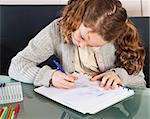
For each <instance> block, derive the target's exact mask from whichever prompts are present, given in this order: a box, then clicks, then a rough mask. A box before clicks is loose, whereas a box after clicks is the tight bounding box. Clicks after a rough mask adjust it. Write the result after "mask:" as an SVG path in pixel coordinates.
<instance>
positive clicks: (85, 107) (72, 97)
mask: <svg viewBox="0 0 150 119" xmlns="http://www.w3.org/2000/svg"><path fill="white" fill-rule="evenodd" d="M73 75H75V76H77V77H78V80H76V82H75V87H73V88H71V89H58V88H55V87H44V86H42V87H38V88H35V89H34V91H35V92H37V93H39V94H41V95H43V96H45V97H47V98H49V99H51V100H54V101H56V102H58V103H60V104H62V105H65V106H67V107H69V108H71V109H73V110H76V111H78V112H81V113H83V114H86V113H89V114H94V113H97V112H99V111H101V110H103V109H105V108H107V107H109V106H111V105H113V104H115V103H117V102H120V101H122V100H124V99H126V98H128V97H130V96H132V95H134V91H133V90H131V89H127V88H123V87H118V88H116V89H115V90H111V89H109V90H104V89H102V88H100V87H99V81H90V77H89V76H87V75H84V74H81V73H76V72H75V73H73Z"/></svg>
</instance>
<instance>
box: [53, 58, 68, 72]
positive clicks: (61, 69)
mask: <svg viewBox="0 0 150 119" xmlns="http://www.w3.org/2000/svg"><path fill="white" fill-rule="evenodd" d="M53 62H54V63H55V65H56V66H57V67H58V69H59V70H60V71H61V72H63V73H65V70H64V69H63V68H62V66H61V65H60V64H59V63H58V62H57V61H56V60H53Z"/></svg>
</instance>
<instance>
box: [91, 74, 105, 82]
mask: <svg viewBox="0 0 150 119" xmlns="http://www.w3.org/2000/svg"><path fill="white" fill-rule="evenodd" d="M104 75H105V73H102V74H99V75H96V76H94V77H93V78H91V81H96V80H99V79H101V78H102V77H103V76H104Z"/></svg>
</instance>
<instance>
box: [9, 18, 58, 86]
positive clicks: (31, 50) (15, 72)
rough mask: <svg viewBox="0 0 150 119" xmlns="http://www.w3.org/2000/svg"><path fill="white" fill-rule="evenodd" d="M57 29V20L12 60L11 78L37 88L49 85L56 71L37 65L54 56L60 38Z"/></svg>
mask: <svg viewBox="0 0 150 119" xmlns="http://www.w3.org/2000/svg"><path fill="white" fill-rule="evenodd" d="M57 27H58V26H57V20H54V21H53V22H52V23H50V24H49V25H48V26H46V27H45V28H44V29H43V30H41V31H40V32H39V33H38V34H37V35H36V36H35V37H34V38H33V39H31V40H30V42H29V43H28V45H27V47H25V48H24V49H23V50H22V51H20V52H19V53H18V54H17V55H16V56H15V57H13V58H12V60H11V64H10V67H9V70H8V74H9V76H10V77H11V78H13V79H15V80H18V81H21V82H25V83H33V84H34V85H36V86H41V85H44V86H48V85H49V79H50V78H51V77H52V74H53V72H54V71H55V70H53V69H51V68H50V67H49V66H47V65H46V66H43V67H42V68H39V67H37V65H38V64H40V63H41V62H43V61H45V60H46V59H48V58H49V57H50V56H51V55H53V54H54V52H55V50H54V47H55V46H54V45H56V43H55V42H56V38H58V36H56V34H57V33H56V32H57V31H58V30H57ZM54 40H55V42H54Z"/></svg>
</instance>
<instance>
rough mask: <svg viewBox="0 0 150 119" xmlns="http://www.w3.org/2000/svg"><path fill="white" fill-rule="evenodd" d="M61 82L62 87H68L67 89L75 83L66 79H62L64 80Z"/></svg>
mask: <svg viewBox="0 0 150 119" xmlns="http://www.w3.org/2000/svg"><path fill="white" fill-rule="evenodd" d="M60 84H61V87H62V88H67V89H68V88H71V87H73V86H74V83H72V82H68V81H66V80H62V81H61V82H60Z"/></svg>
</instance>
